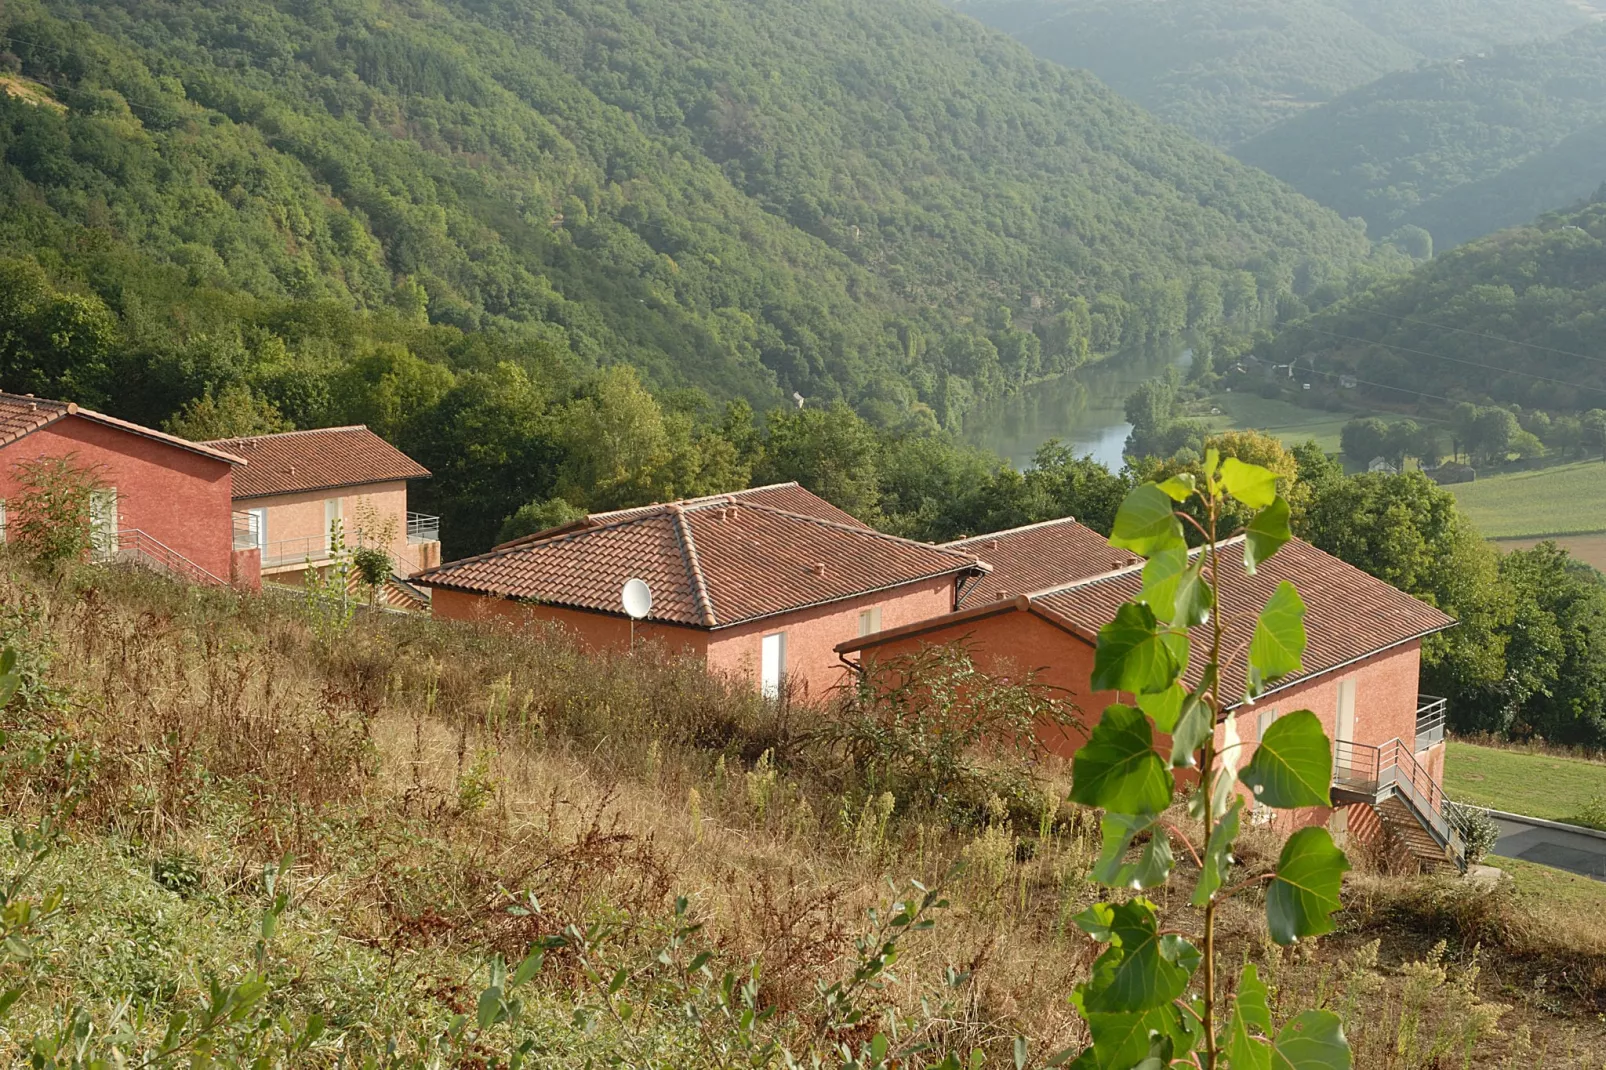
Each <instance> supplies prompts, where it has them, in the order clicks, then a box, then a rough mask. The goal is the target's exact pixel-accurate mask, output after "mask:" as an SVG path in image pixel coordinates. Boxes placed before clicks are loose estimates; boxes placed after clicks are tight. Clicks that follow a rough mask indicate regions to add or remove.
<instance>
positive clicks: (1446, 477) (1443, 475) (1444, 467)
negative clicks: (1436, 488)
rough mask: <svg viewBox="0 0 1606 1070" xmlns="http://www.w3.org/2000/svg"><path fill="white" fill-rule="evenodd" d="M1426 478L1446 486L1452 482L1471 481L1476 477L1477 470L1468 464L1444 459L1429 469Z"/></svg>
mask: <svg viewBox="0 0 1606 1070" xmlns="http://www.w3.org/2000/svg"><path fill="white" fill-rule="evenodd" d="M1428 478H1429V479H1431V480H1433V482H1435V483H1438V484H1439V485H1440V486H1448V485H1450V484H1453V483H1472V482H1474V481H1475V480H1477V478H1478V470H1477V469H1476V468H1473V467H1472V466H1471V465H1469V464H1458V463H1456V462H1455V461H1446V462H1445V463H1444V464H1441V465H1439V467H1437V468H1433V469H1429V470H1428Z"/></svg>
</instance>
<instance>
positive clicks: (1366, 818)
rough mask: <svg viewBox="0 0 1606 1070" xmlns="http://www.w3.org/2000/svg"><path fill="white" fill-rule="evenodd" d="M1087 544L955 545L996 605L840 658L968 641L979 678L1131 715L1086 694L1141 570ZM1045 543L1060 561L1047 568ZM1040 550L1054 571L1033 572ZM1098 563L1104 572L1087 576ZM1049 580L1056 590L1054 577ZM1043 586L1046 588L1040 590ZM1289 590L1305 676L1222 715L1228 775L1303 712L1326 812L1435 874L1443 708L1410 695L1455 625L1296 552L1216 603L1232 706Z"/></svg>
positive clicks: (1201, 636)
mask: <svg viewBox="0 0 1606 1070" xmlns="http://www.w3.org/2000/svg"><path fill="white" fill-rule="evenodd" d="M1089 536H1090V537H1089ZM993 539H996V540H997V546H996V548H994V547H993V546H992V540H993ZM1095 539H1096V540H1098V541H1099V542H1100V543H1102V542H1103V541H1104V540H1103V539H1102V538H1101V537H1099V536H1098V535H1096V534H1095V533H1092V532H1087V533H1086V536H1080V535H1076V534H1074V533H1072V532H1070V531H1069V530H1067V529H1065V528H1064V526H1063V525H1061V526H1058V527H1055V526H1049V527H1038V528H1032V529H1022V530H1020V531H1017V532H1001V533H999V534H998V535H997V536H981V537H979V538H976V539H968V540H965V542H964V543H962V544H960V545H962V546H964V547H975V548H976V550H977V552H978V553H979V554H980V555H981V557H982V558H983V560H986V561H987V562H988V563H989V564H990V565H992V566H993V567H992V572H991V573H990V574H989V575H988V576H987V578H986V579H985V580H984V581H982V584H981V585H980V586H979V587H978V593H981V591H983V590H985V589H986V588H988V587H990V588H991V589H992V590H993V592H994V596H993V598H992V599H990V600H989V599H987V598H985V597H982V598H969V597H967V598H966V599H965V601H964V603H963V604H962V605H961V606H960V607H959V608H958V609H956V610H955V611H954V612H952V613H948V614H945V615H943V616H939V617H933V618H932V619H929V620H924V621H916V622H912V623H910V624H907V625H905V626H902V627H899V628H891V629H888V630H885V631H883V632H880V633H878V634H876V635H870V636H864V637H856V638H853V639H849V640H847V641H845V642H843V643H841V644H839V645H838V646H837V651H838V653H840V654H841V655H842V656H843V657H844V658H848V659H853V660H856V661H857V662H858V663H859V664H860V665H861V666H863V667H864V668H870V667H871V666H873V665H875V664H877V663H883V664H884V663H886V662H887V661H888V660H889V659H891V658H893V657H895V656H897V655H899V654H903V653H910V652H913V651H915V650H917V649H919V648H920V647H922V646H926V645H940V644H945V643H951V642H958V641H963V642H966V643H968V644H969V645H970V646H971V649H972V650H973V652H974V653H975V655H976V656H977V658H978V659H979V661H980V663H981V664H982V665H983V667H985V668H986V669H988V671H991V672H994V673H1011V672H1023V671H1034V672H1036V673H1037V674H1038V677H1039V678H1040V679H1041V680H1042V681H1043V682H1045V683H1047V684H1050V685H1053V686H1056V687H1060V688H1063V689H1064V690H1065V691H1067V692H1069V694H1070V696H1071V698H1072V699H1073V700H1074V701H1075V702H1076V703H1077V705H1079V706H1080V707H1081V709H1082V711H1083V715H1084V718H1085V719H1086V720H1087V722H1088V723H1089V724H1092V723H1096V721H1097V719H1098V716H1099V714H1100V713H1101V712H1102V710H1103V709H1104V707H1105V706H1107V705H1109V704H1110V703H1112V702H1117V701H1125V702H1128V703H1131V702H1132V701H1133V697H1132V696H1130V695H1128V696H1121V695H1116V694H1113V693H1108V692H1105V693H1094V692H1092V691H1091V690H1090V681H1091V679H1092V672H1093V651H1094V647H1095V645H1096V644H1097V641H1098V632H1099V629H1100V628H1102V627H1103V626H1104V625H1106V624H1108V623H1109V622H1110V621H1111V620H1113V619H1114V617H1115V614H1116V610H1117V609H1118V608H1119V607H1120V606H1121V605H1122V604H1123V603H1124V602H1127V601H1130V600H1132V599H1134V598H1136V597H1137V595H1138V593H1139V591H1140V590H1141V588H1142V574H1141V573H1142V562H1141V561H1137V560H1135V559H1133V560H1131V563H1128V559H1126V558H1125V555H1124V554H1123V553H1122V552H1120V551H1114V550H1111V549H1110V548H1109V547H1108V545H1105V546H1104V553H1103V556H1102V557H1101V556H1099V555H1098V553H1097V552H1096V549H1095V548H1094V546H1093V540H1095ZM1050 540H1053V541H1055V542H1058V543H1060V544H1061V545H1062V547H1063V550H1062V551H1061V552H1059V553H1057V554H1056V553H1053V552H1052V548H1051V547H1050V546H1049V541H1050ZM1034 544H1039V545H1037V549H1041V550H1043V551H1045V553H1048V556H1034V553H1033V552H1031V550H1030V548H1031V547H1032V546H1033V545H1034ZM1234 550H1236V547H1234ZM1100 563H1104V564H1106V565H1107V566H1113V567H1106V568H1104V569H1102V570H1100V571H1098V572H1096V573H1090V572H1089V569H1091V568H1096V567H1097V566H1098V565H1099V564H1100ZM1056 568H1058V569H1060V571H1061V573H1062V575H1060V576H1059V577H1054V576H1053V572H1054V571H1055V569H1056ZM1045 579H1047V580H1049V581H1050V582H1048V583H1046V584H1044V583H1043V581H1044V580H1045ZM1283 580H1290V581H1292V582H1293V583H1294V585H1295V586H1296V587H1297V588H1298V590H1299V592H1300V595H1301V597H1302V598H1303V599H1304V602H1305V607H1306V610H1305V628H1306V633H1307V636H1308V646H1307V648H1306V651H1305V655H1304V671H1303V672H1300V673H1298V674H1295V675H1293V676H1289V677H1285V678H1282V679H1280V680H1278V681H1276V683H1275V685H1274V686H1273V687H1272V688H1271V689H1270V690H1269V691H1268V692H1267V693H1265V694H1263V695H1261V696H1260V697H1259V698H1258V699H1257V700H1256V701H1255V702H1254V703H1253V704H1250V703H1248V702H1246V701H1243V700H1242V699H1238V700H1235V701H1233V702H1232V703H1231V705H1230V707H1229V709H1228V710H1227V711H1226V714H1225V716H1224V718H1223V719H1222V721H1221V723H1220V724H1219V725H1218V726H1217V730H1216V743H1217V747H1218V749H1219V750H1220V751H1221V752H1222V754H1223V758H1224V760H1225V761H1227V762H1229V763H1230V764H1232V765H1233V766H1234V767H1239V766H1241V765H1242V763H1244V762H1246V761H1247V760H1248V758H1249V756H1250V754H1252V753H1253V745H1254V744H1255V743H1256V742H1257V741H1258V740H1259V739H1260V738H1261V736H1262V734H1263V733H1264V732H1265V731H1266V729H1267V728H1268V727H1269V726H1270V725H1271V723H1272V722H1273V721H1274V720H1275V719H1276V718H1277V717H1278V716H1279V715H1281V714H1284V713H1288V712H1291V711H1293V710H1300V709H1308V710H1311V711H1312V712H1314V713H1315V714H1316V715H1317V716H1318V717H1319V718H1320V719H1321V721H1322V724H1323V726H1324V727H1325V729H1326V731H1327V734H1328V736H1329V737H1330V738H1332V739H1334V740H1335V741H1336V742H1335V781H1334V784H1335V787H1334V796H1335V800H1338V801H1341V802H1342V803H1344V804H1349V805H1345V806H1342V807H1341V812H1342V815H1343V816H1342V817H1341V819H1340V820H1341V822H1352V821H1353V822H1355V823H1356V824H1355V825H1354V827H1355V828H1356V829H1357V830H1359V831H1360V832H1361V833H1362V834H1363V835H1372V834H1376V833H1377V832H1378V831H1379V830H1380V829H1381V828H1382V827H1383V824H1379V822H1380V821H1381V822H1383V823H1384V824H1386V825H1387V827H1388V828H1390V829H1391V830H1392V831H1393V832H1395V833H1397V834H1398V835H1400V836H1401V837H1402V838H1404V839H1405V840H1406V841H1407V842H1409V843H1410V845H1411V848H1412V851H1413V853H1414V854H1416V855H1417V856H1418V857H1419V858H1421V859H1423V860H1433V859H1437V860H1439V861H1442V860H1443V858H1444V849H1445V847H1446V846H1447V845H1448V844H1449V843H1450V842H1452V840H1453V839H1454V837H1453V835H1452V834H1451V833H1450V831H1449V825H1448V821H1447V816H1446V814H1445V807H1444V797H1443V790H1442V782H1443V776H1444V743H1443V740H1444V713H1445V708H1444V702H1443V700H1441V699H1433V698H1430V697H1427V696H1422V695H1419V694H1418V691H1417V687H1418V677H1419V674H1420V667H1421V648H1422V641H1423V639H1425V638H1427V637H1428V636H1430V635H1433V634H1434V633H1436V632H1439V631H1442V630H1444V629H1446V628H1450V627H1453V626H1454V624H1455V621H1454V619H1452V618H1451V617H1449V616H1447V615H1445V614H1444V613H1442V612H1440V611H1439V610H1438V609H1435V608H1434V607H1432V606H1430V605H1428V604H1426V603H1424V602H1421V601H1419V600H1417V599H1415V598H1413V597H1411V596H1410V595H1408V594H1405V593H1404V592H1402V591H1399V590H1397V589H1395V588H1394V587H1392V586H1390V585H1389V584H1387V583H1384V582H1383V581H1382V580H1379V579H1377V578H1375V577H1373V576H1370V575H1368V574H1367V573H1365V572H1363V571H1361V570H1360V569H1357V568H1354V567H1353V566H1351V565H1348V564H1345V563H1344V562H1343V561H1340V560H1339V559H1338V558H1335V557H1333V556H1331V555H1329V554H1326V553H1323V552H1322V551H1321V550H1318V549H1317V548H1316V547H1314V546H1311V545H1310V544H1309V543H1306V542H1303V541H1300V540H1298V539H1296V540H1294V541H1292V542H1290V543H1288V544H1287V545H1286V546H1284V547H1283V548H1282V550H1281V551H1279V552H1278V553H1277V554H1276V555H1275V556H1274V557H1273V558H1272V559H1271V560H1270V561H1267V562H1265V563H1263V564H1262V565H1261V566H1260V568H1259V571H1258V574H1257V575H1255V576H1253V577H1247V578H1242V577H1239V576H1236V575H1235V576H1234V578H1233V582H1231V583H1229V584H1228V585H1227V588H1226V591H1225V592H1224V599H1223V605H1222V606H1220V607H1219V611H1220V613H1221V614H1222V619H1224V620H1226V621H1228V622H1229V623H1228V629H1227V642H1226V649H1228V650H1229V651H1237V653H1236V654H1235V656H1234V657H1233V658H1232V660H1231V661H1229V662H1228V664H1227V665H1226V666H1225V668H1224V670H1223V674H1222V678H1223V680H1224V681H1229V683H1227V684H1226V685H1225V686H1226V687H1228V688H1234V687H1236V688H1237V689H1238V691H1237V694H1239V695H1241V694H1242V689H1243V687H1244V679H1245V671H1246V667H1247V666H1246V655H1245V653H1244V650H1245V648H1246V647H1247V644H1248V640H1249V635H1250V632H1251V630H1252V628H1253V622H1254V619H1255V616H1256V615H1257V614H1258V613H1259V611H1260V609H1261V608H1262V607H1263V606H1264V605H1265V603H1266V601H1267V599H1268V598H1270V597H1271V594H1272V592H1273V591H1274V590H1275V589H1276V587H1277V585H1278V584H1279V583H1280V582H1281V581H1283ZM1038 585H1040V586H1038ZM1034 587H1035V588H1036V589H1033V588H1034ZM1190 638H1192V639H1193V641H1194V649H1195V650H1197V649H1200V647H1201V645H1202V644H1203V643H1205V642H1206V641H1207V632H1206V630H1205V629H1202V628H1201V629H1196V632H1195V634H1194V635H1193V636H1191V637H1190ZM1199 669H1200V665H1199V659H1198V658H1197V657H1196V658H1195V659H1194V662H1193V665H1192V668H1191V670H1190V672H1191V675H1192V676H1193V677H1197V675H1198V672H1199ZM1188 682H1189V683H1190V684H1192V683H1196V682H1197V680H1196V679H1190V680H1189V681H1188ZM1084 739H1085V737H1081V736H1072V737H1071V738H1068V739H1067V738H1065V737H1064V736H1063V735H1061V736H1058V737H1054V738H1045V742H1046V743H1049V744H1050V745H1052V746H1054V747H1055V749H1058V750H1062V751H1063V752H1064V754H1065V755H1066V756H1067V757H1069V756H1070V755H1071V754H1072V753H1074V751H1075V749H1076V748H1077V747H1079V746H1080V745H1081V743H1082V742H1083V741H1084ZM1239 744H1244V746H1239ZM1251 802H1252V800H1251ZM1329 816H1330V813H1329V812H1328V811H1317V812H1311V813H1307V814H1302V815H1300V817H1299V820H1301V821H1303V822H1306V823H1309V822H1322V821H1326V820H1328V818H1329ZM1456 842H1458V841H1456Z"/></svg>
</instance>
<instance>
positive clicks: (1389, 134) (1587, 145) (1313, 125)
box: [1235, 24, 1606, 249]
mask: <svg viewBox="0 0 1606 1070" xmlns="http://www.w3.org/2000/svg"><path fill="white" fill-rule="evenodd" d="M1603 124H1606V26H1601V25H1599V24H1595V25H1591V26H1589V27H1586V28H1584V29H1580V30H1577V31H1575V32H1573V33H1570V34H1567V35H1566V36H1564V37H1561V38H1560V39H1557V40H1552V41H1541V42H1538V43H1532V44H1525V45H1521V46H1516V47H1501V48H1493V49H1490V50H1488V51H1485V52H1479V53H1476V54H1473V55H1467V56H1463V57H1459V58H1457V59H1454V60H1451V61H1449V62H1445V63H1439V64H1435V65H1432V66H1425V67H1422V68H1420V69H1417V70H1412V71H1406V72H1402V73H1398V74H1391V75H1389V76H1388V77H1385V78H1381V79H1379V80H1377V81H1376V82H1373V83H1371V84H1369V85H1366V86H1364V87H1362V88H1359V89H1355V90H1353V91H1352V92H1349V93H1347V94H1345V95H1344V96H1341V97H1339V98H1338V99H1336V100H1333V101H1332V102H1331V103H1328V104H1324V105H1323V106H1321V107H1317V108H1312V109H1310V110H1308V111H1305V112H1304V113H1302V114H1300V115H1299V116H1297V117H1295V118H1292V119H1290V120H1289V121H1287V122H1285V123H1282V124H1280V125H1279V126H1277V127H1275V128H1274V129H1271V130H1268V131H1267V132H1265V133H1263V134H1261V135H1260V136H1259V137H1257V138H1255V139H1253V140H1251V141H1249V142H1248V143H1246V144H1244V145H1242V146H1240V147H1238V148H1237V149H1236V150H1235V152H1236V154H1237V155H1238V156H1239V157H1240V158H1242V159H1243V160H1245V161H1246V162H1248V163H1251V164H1254V165H1255V166H1256V167H1262V168H1265V169H1266V170H1267V171H1270V172H1271V173H1272V174H1274V175H1277V176H1278V177H1279V178H1282V179H1284V180H1286V181H1288V182H1289V183H1290V184H1292V185H1293V186H1294V187H1295V188H1297V189H1299V190H1301V191H1302V192H1304V193H1307V194H1309V195H1310V196H1311V197H1314V198H1315V199H1316V200H1318V201H1321V202H1322V203H1323V204H1326V205H1328V206H1330V207H1332V208H1333V209H1335V210H1337V211H1338V212H1339V213H1340V214H1341V215H1344V216H1346V217H1348V216H1360V217H1362V218H1364V219H1365V220H1366V221H1367V224H1368V227H1369V228H1370V231H1371V233H1372V234H1373V235H1387V234H1389V233H1391V232H1392V231H1395V230H1397V229H1398V228H1400V227H1402V226H1418V227H1422V228H1424V229H1426V230H1427V231H1428V232H1429V233H1430V234H1431V235H1432V236H1433V240H1434V243H1435V244H1436V245H1437V246H1438V247H1440V248H1441V249H1443V248H1449V247H1451V246H1454V245H1458V244H1460V243H1462V242H1465V241H1468V240H1470V239H1472V238H1476V237H1479V236H1481V235H1484V234H1487V233H1489V232H1491V231H1494V230H1498V229H1500V228H1501V227H1507V226H1514V225H1518V224H1521V223H1526V222H1528V221H1529V220H1531V219H1533V218H1534V217H1535V216H1537V215H1539V214H1541V213H1542V212H1545V211H1548V210H1551V209H1555V208H1559V207H1562V206H1564V205H1568V204H1571V203H1574V202H1576V201H1578V200H1579V199H1580V198H1582V197H1585V196H1587V195H1589V194H1590V193H1591V192H1593V191H1594V189H1595V188H1596V187H1597V186H1598V185H1599V184H1600V182H1601V180H1602V178H1603V177H1606V125H1603Z"/></svg>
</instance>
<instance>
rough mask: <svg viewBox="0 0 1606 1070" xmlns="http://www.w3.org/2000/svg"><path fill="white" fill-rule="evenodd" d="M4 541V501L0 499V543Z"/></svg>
mask: <svg viewBox="0 0 1606 1070" xmlns="http://www.w3.org/2000/svg"><path fill="white" fill-rule="evenodd" d="M5 541H6V500H5V499H4V498H0V542H5Z"/></svg>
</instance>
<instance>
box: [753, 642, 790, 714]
mask: <svg viewBox="0 0 1606 1070" xmlns="http://www.w3.org/2000/svg"><path fill="white" fill-rule="evenodd" d="M759 649H760V655H759V671H758V686H759V690H760V691H761V692H762V693H763V695H764V697H765V698H776V697H778V696H779V695H780V693H781V684H782V682H783V681H784V680H785V679H786V633H785V632H776V633H775V634H774V635H766V636H765V637H764V639H763V641H762V643H761V645H760V648H759Z"/></svg>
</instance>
